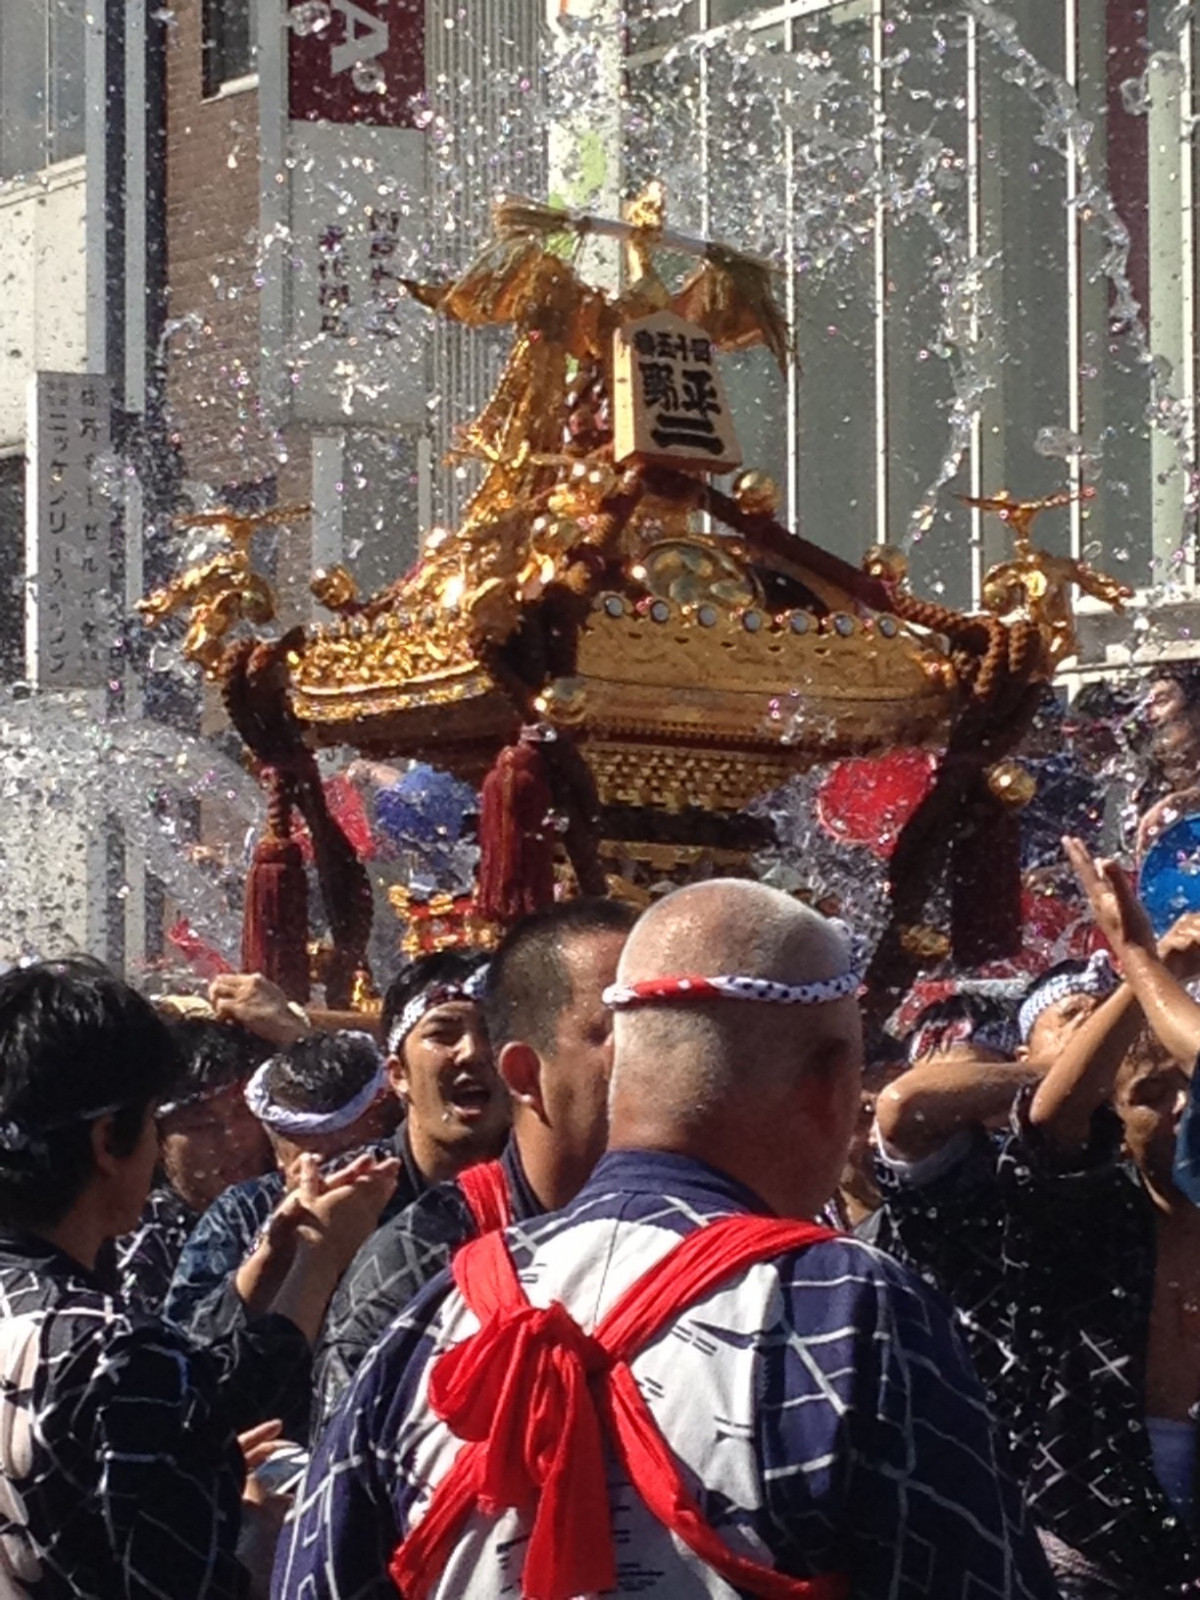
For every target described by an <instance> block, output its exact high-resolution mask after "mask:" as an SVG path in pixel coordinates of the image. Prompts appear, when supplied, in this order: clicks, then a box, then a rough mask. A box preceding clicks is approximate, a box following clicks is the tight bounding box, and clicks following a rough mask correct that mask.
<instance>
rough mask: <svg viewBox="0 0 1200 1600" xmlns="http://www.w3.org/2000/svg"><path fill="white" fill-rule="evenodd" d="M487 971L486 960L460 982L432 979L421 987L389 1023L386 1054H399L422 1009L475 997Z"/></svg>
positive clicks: (424, 1010) (479, 991)
mask: <svg viewBox="0 0 1200 1600" xmlns="http://www.w3.org/2000/svg"><path fill="white" fill-rule="evenodd" d="M487 971H488V969H487V964H486V963H485V964H484V965H483V966H481V967H476V968H475V971H474V972H472V973H471V975H470V976H469V977H467V978H464V979H463V981H462V982H461V983H431V984H430V985H429V987H428V988H427V989H422V990H420V992H419V993H417V994H415V995H413V997H412V999H411V1000H410V1001H409V1002H408V1004H407V1005H406V1006H405V1008H404V1010H403V1011H402V1012H401V1013H400V1015H399V1016H398V1017H397V1018H396V1020H395V1022H393V1024H392V1031H391V1032H390V1033H389V1034H388V1037H387V1053H388V1055H389V1056H395V1055H399V1053H400V1046H401V1045H402V1044H403V1043H404V1041H405V1039H407V1038H408V1036H409V1034H410V1033H411V1032H412V1031H413V1029H414V1028H415V1027H416V1025H417V1023H418V1022H420V1020H421V1018H422V1017H423V1016H424V1015H425V1013H426V1012H427V1011H432V1010H433V1009H434V1007H435V1006H448V1005H451V1004H452V1003H453V1002H454V1001H455V1000H478V999H479V998H480V996H481V995H482V994H483V991H484V989H485V987H486V986H487Z"/></svg>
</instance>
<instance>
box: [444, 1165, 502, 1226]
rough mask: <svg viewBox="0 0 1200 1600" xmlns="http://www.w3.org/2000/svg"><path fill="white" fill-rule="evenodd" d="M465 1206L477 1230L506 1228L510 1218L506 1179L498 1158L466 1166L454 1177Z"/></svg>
mask: <svg viewBox="0 0 1200 1600" xmlns="http://www.w3.org/2000/svg"><path fill="white" fill-rule="evenodd" d="M455 1182H456V1183H457V1184H458V1187H459V1190H460V1191H461V1193H462V1197H463V1199H464V1200H465V1201H466V1202H467V1209H468V1211H470V1213H471V1215H472V1216H473V1217H474V1218H475V1226H476V1227H477V1228H478V1229H479V1231H480V1233H495V1232H496V1230H497V1229H499V1228H507V1227H508V1225H509V1223H510V1222H511V1221H512V1219H513V1214H512V1197H511V1195H510V1194H509V1192H508V1179H507V1178H506V1177H505V1176H504V1168H503V1166H502V1165H501V1163H500V1162H499V1161H483V1162H481V1163H480V1164H479V1166H477V1167H468V1168H467V1169H466V1171H465V1172H460V1173H459V1175H458V1177H457V1178H456V1179H455Z"/></svg>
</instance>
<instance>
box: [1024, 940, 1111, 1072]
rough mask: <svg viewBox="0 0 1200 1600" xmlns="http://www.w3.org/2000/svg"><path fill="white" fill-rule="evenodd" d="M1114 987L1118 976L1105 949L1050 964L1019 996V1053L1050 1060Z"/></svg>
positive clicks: (1060, 1050) (1033, 1059) (1040, 1060)
mask: <svg viewBox="0 0 1200 1600" xmlns="http://www.w3.org/2000/svg"><path fill="white" fill-rule="evenodd" d="M1116 987H1117V977H1116V974H1115V973H1114V971H1113V969H1112V963H1111V962H1110V961H1109V959H1108V956H1107V954H1106V953H1105V952H1104V951H1100V952H1098V953H1097V954H1096V955H1094V956H1093V957H1092V958H1091V960H1090V961H1075V960H1072V961H1060V962H1058V963H1057V965H1055V966H1053V967H1050V968H1049V969H1048V970H1047V971H1045V972H1043V973H1042V974H1041V975H1040V976H1039V977H1036V978H1035V979H1034V980H1033V982H1032V983H1031V984H1030V985H1029V987H1028V988H1027V989H1026V991H1025V993H1024V995H1023V996H1022V998H1021V1008H1020V1011H1019V1012H1018V1014H1017V1023H1018V1026H1019V1027H1020V1030H1021V1054H1022V1055H1024V1056H1028V1057H1029V1058H1030V1060H1032V1061H1038V1062H1047V1063H1049V1062H1053V1061H1054V1060H1055V1059H1056V1058H1057V1057H1058V1056H1059V1055H1060V1054H1061V1052H1062V1049H1063V1046H1064V1045H1065V1044H1066V1042H1067V1040H1068V1039H1069V1038H1070V1037H1071V1036H1072V1034H1074V1033H1077V1032H1078V1031H1079V1029H1080V1028H1082V1027H1083V1025H1084V1023H1085V1022H1086V1021H1087V1020H1088V1018H1089V1017H1090V1016H1091V1015H1092V1013H1093V1012H1094V1011H1096V1010H1098V1009H1099V1007H1100V1006H1101V1005H1103V1003H1104V1001H1105V1000H1106V999H1107V998H1108V996H1109V995H1110V994H1112V992H1113V990H1114V989H1115V988H1116Z"/></svg>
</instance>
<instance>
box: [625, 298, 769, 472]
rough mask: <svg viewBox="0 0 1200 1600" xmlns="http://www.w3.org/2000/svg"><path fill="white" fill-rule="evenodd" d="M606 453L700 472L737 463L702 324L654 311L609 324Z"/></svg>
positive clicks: (726, 409)
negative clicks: (609, 449)
mask: <svg viewBox="0 0 1200 1600" xmlns="http://www.w3.org/2000/svg"><path fill="white" fill-rule="evenodd" d="M613 429H614V440H613V454H614V456H615V458H616V460H617V462H618V463H621V462H625V461H637V462H641V463H644V464H660V465H663V466H675V467H700V468H702V469H703V470H704V471H705V472H730V471H732V470H733V468H734V467H737V466H740V465H741V461H742V453H741V449H740V447H739V445H738V439H737V432H736V430H735V429H734V426H733V417H732V416H731V415H730V411H729V400H728V397H727V395H726V393H725V385H724V383H723V382H722V381H721V373H720V369H719V368H718V366H717V354H716V347H715V346H714V344H713V342H712V339H711V338H710V337H709V335H708V334H707V333H705V331H704V329H703V328H699V327H697V326H696V325H695V323H691V322H685V321H684V319H683V318H682V317H677V316H676V315H675V313H674V312H673V311H656V312H654V313H653V314H652V315H650V316H647V317H640V318H639V319H638V320H637V321H636V322H627V323H624V324H623V325H622V326H621V327H620V328H618V329H617V332H616V335H615V337H614V344H613Z"/></svg>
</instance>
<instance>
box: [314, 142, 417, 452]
mask: <svg viewBox="0 0 1200 1600" xmlns="http://www.w3.org/2000/svg"><path fill="white" fill-rule="evenodd" d="M377 144H378V145H380V148H376V145H377ZM351 147H353V148H352V149H351ZM292 148H293V150H295V151H297V152H298V153H301V154H302V159H298V160H297V162H296V166H295V168H294V171H293V177H292V208H291V231H292V241H293V250H292V253H291V268H292V278H291V303H292V328H291V333H292V339H291V346H290V351H291V354H292V356H293V360H294V373H293V377H294V382H293V394H292V398H293V403H294V408H295V409H294V415H295V416H296V418H297V420H300V421H306V422H315V423H325V424H334V425H341V426H343V427H344V426H346V425H347V424H349V423H352V422H356V423H364V422H365V423H377V424H388V423H401V424H402V423H406V422H407V423H414V424H419V423H422V422H424V421H425V416H426V412H425V398H426V383H425V365H424V352H425V340H426V337H427V333H428V317H427V315H426V314H425V313H423V312H422V310H421V307H420V306H418V305H417V303H416V302H415V301H414V300H412V299H411V298H410V297H409V296H408V295H407V294H406V293H405V292H404V290H403V289H402V288H401V285H400V279H401V278H402V277H413V276H419V275H420V270H421V262H420V257H419V255H418V244H417V240H418V234H419V227H418V221H417V219H418V218H419V216H420V214H421V207H422V203H423V197H424V193H425V140H424V135H423V134H420V133H416V132H413V131H411V130H407V129H399V128H387V129H380V128H360V129H348V128H344V127H339V126H335V125H328V126H322V125H320V124H304V125H300V124H296V125H295V126H294V128H293V136H292ZM354 152H357V159H350V157H351V155H352V154H353V153H354Z"/></svg>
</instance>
